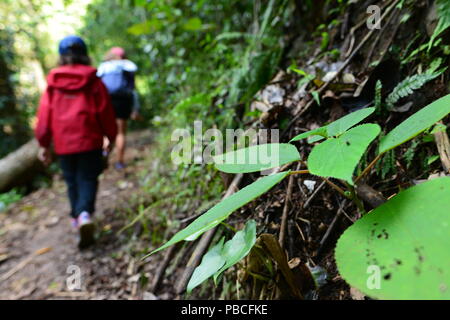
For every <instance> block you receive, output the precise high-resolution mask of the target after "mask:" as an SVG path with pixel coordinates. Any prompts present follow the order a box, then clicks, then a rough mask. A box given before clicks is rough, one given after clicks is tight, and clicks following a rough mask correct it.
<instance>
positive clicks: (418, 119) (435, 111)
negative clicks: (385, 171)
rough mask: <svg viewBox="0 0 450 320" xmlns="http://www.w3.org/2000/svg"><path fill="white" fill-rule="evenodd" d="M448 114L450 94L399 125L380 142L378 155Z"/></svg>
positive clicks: (409, 138)
mask: <svg viewBox="0 0 450 320" xmlns="http://www.w3.org/2000/svg"><path fill="white" fill-rule="evenodd" d="M449 112H450V94H449V95H446V96H445V97H443V98H440V99H439V100H436V101H435V102H433V103H432V104H430V105H428V106H426V107H425V108H422V109H421V110H420V111H418V112H416V113H415V114H413V115H412V116H411V117H409V118H408V119H406V120H405V121H403V122H402V123H400V124H399V125H398V126H397V127H395V128H394V129H393V130H392V131H391V132H389V133H388V134H387V135H386V136H384V137H383V138H382V139H381V141H380V147H379V153H380V154H382V153H385V152H386V151H389V150H391V149H393V148H395V147H397V146H399V145H401V144H402V143H404V142H406V141H408V140H411V139H412V138H414V137H415V136H417V135H418V134H420V133H421V132H423V131H425V130H426V129H428V128H429V127H431V126H432V125H433V124H435V123H436V122H438V121H439V120H441V119H442V118H444V117H445V116H446V115H447V114H448V113H449Z"/></svg>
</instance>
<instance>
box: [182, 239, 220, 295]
mask: <svg viewBox="0 0 450 320" xmlns="http://www.w3.org/2000/svg"><path fill="white" fill-rule="evenodd" d="M224 239H225V238H222V239H221V240H220V241H219V243H218V244H216V245H215V246H214V247H212V248H211V249H210V250H209V251H208V252H207V253H206V254H205V255H204V256H203V258H202V262H201V263H200V265H199V266H198V267H197V268H195V270H194V273H193V274H192V277H191V279H190V280H189V283H188V285H187V292H188V293H190V292H191V291H192V289H194V288H195V287H197V286H198V285H199V284H201V283H202V282H203V281H205V280H207V279H208V278H209V277H212V276H213V275H214V273H216V272H217V271H219V269H220V268H221V267H222V266H223V265H224V264H225V262H226V260H225V258H224V257H223V255H222V250H223V242H224Z"/></svg>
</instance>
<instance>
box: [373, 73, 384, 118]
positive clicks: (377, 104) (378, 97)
mask: <svg viewBox="0 0 450 320" xmlns="http://www.w3.org/2000/svg"><path fill="white" fill-rule="evenodd" d="M382 89H383V84H382V83H381V81H380V80H378V81H377V84H376V86H375V101H374V107H375V109H376V110H377V111H378V112H379V111H380V110H381V90H382Z"/></svg>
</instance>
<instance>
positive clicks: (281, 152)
mask: <svg viewBox="0 0 450 320" xmlns="http://www.w3.org/2000/svg"><path fill="white" fill-rule="evenodd" d="M213 159H214V162H215V164H216V168H217V169H218V170H220V171H223V172H227V173H247V172H256V171H263V170H267V169H272V168H276V167H279V166H282V165H284V164H287V163H291V162H294V161H298V160H300V154H299V153H298V151H297V148H296V147H295V146H293V145H292V144H288V143H270V144H261V145H256V146H251V147H248V148H243V149H239V150H237V151H231V152H227V153H224V154H221V155H218V156H215V157H214V158H213Z"/></svg>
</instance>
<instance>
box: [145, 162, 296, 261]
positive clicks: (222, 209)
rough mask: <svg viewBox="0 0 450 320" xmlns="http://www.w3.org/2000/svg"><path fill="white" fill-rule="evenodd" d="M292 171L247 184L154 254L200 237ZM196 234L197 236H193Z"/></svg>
mask: <svg viewBox="0 0 450 320" xmlns="http://www.w3.org/2000/svg"><path fill="white" fill-rule="evenodd" d="M289 172H290V171H286V172H280V173H277V174H273V175H270V176H266V177H263V178H260V179H259V180H257V181H255V182H253V183H252V184H250V185H248V186H246V187H245V188H243V189H242V190H239V191H238V192H236V193H235V194H233V195H231V196H229V197H228V198H225V199H224V200H222V201H221V202H219V203H218V204H216V205H215V206H214V207H212V208H211V209H209V210H208V211H207V212H205V213H204V214H202V215H201V216H200V217H198V218H197V219H195V220H194V221H193V222H192V223H191V224H190V225H188V226H187V227H186V228H184V229H183V230H181V231H179V232H177V233H176V234H175V235H174V236H173V237H172V238H171V239H170V240H169V241H168V242H166V243H165V244H164V245H163V246H161V247H160V248H158V249H156V250H154V251H152V252H151V253H150V255H151V254H153V253H155V252H158V251H160V250H163V249H165V248H167V247H169V246H171V245H173V244H175V243H177V242H180V241H183V240H186V239H187V238H189V237H190V240H194V238H198V237H199V236H200V235H201V234H202V233H204V232H206V231H208V230H210V229H212V228H214V227H215V226H217V225H218V224H219V223H221V222H222V221H223V220H225V219H226V218H228V216H229V215H230V214H231V213H233V212H234V211H235V210H237V209H239V208H240V207H242V206H244V205H245V204H247V203H249V202H250V201H252V200H254V199H255V198H257V197H259V196H260V195H262V194H263V193H265V192H267V191H269V190H270V189H271V188H272V187H273V186H274V185H276V184H277V183H279V182H280V181H282V180H283V179H284V178H286V177H287V176H288V175H289ZM193 235H195V237H192V236H193Z"/></svg>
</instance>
